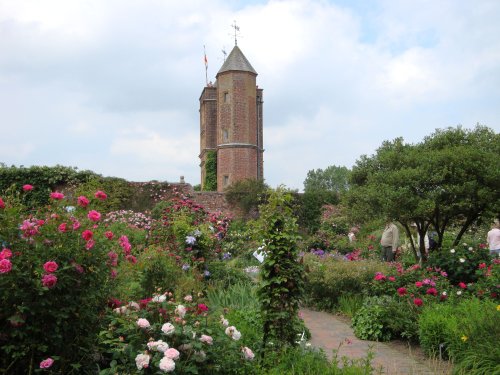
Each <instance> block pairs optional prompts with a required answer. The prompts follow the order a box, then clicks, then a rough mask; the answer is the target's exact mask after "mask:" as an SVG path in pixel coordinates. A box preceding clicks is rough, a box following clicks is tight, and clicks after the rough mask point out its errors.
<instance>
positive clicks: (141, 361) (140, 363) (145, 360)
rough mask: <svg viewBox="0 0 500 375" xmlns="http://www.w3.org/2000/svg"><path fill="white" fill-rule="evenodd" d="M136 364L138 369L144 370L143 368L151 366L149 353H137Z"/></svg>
mask: <svg viewBox="0 0 500 375" xmlns="http://www.w3.org/2000/svg"><path fill="white" fill-rule="evenodd" d="M135 365H136V366H137V370H142V369H143V368H148V367H149V355H147V354H137V356H136V357H135Z"/></svg>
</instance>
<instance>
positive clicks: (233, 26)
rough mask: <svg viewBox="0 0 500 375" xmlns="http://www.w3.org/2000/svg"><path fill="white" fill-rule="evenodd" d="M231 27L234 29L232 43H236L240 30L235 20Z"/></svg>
mask: <svg viewBox="0 0 500 375" xmlns="http://www.w3.org/2000/svg"><path fill="white" fill-rule="evenodd" d="M231 27H232V28H233V29H234V45H235V46H237V45H238V32H239V31H240V27H239V26H238V25H236V21H234V23H233V24H232V25H231Z"/></svg>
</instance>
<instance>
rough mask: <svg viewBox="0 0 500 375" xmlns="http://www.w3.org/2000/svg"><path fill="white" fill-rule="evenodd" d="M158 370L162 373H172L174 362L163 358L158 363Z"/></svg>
mask: <svg viewBox="0 0 500 375" xmlns="http://www.w3.org/2000/svg"><path fill="white" fill-rule="evenodd" d="M160 370H162V371H163V372H172V371H174V370H175V362H174V360H173V359H172V358H168V357H163V358H162V359H161V361H160Z"/></svg>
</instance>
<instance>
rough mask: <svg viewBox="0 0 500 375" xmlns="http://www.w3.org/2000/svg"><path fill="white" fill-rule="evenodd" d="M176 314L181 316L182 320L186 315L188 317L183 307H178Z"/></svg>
mask: <svg viewBox="0 0 500 375" xmlns="http://www.w3.org/2000/svg"><path fill="white" fill-rule="evenodd" d="M175 313H176V314H177V315H179V316H180V317H181V318H184V315H186V308H185V307H184V306H183V305H178V306H177V307H176V308H175Z"/></svg>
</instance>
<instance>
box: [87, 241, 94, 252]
mask: <svg viewBox="0 0 500 375" xmlns="http://www.w3.org/2000/svg"><path fill="white" fill-rule="evenodd" d="M94 245H95V241H94V240H88V241H87V243H86V244H85V248H86V249H87V250H90V249H92V248H93V247H94Z"/></svg>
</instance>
